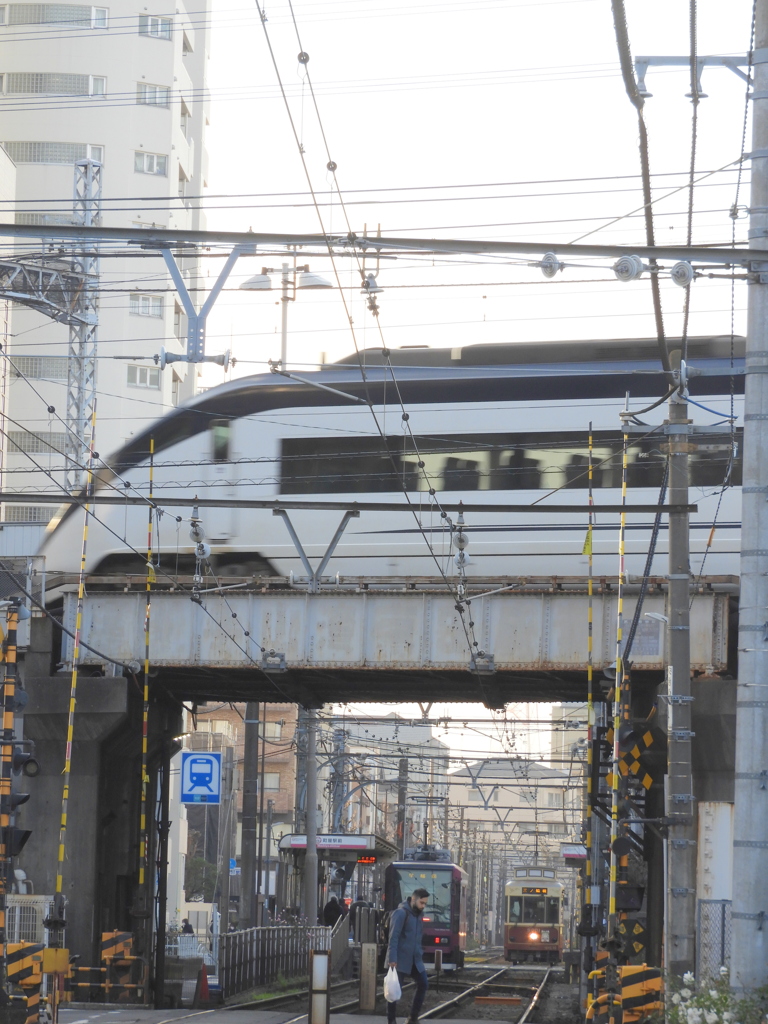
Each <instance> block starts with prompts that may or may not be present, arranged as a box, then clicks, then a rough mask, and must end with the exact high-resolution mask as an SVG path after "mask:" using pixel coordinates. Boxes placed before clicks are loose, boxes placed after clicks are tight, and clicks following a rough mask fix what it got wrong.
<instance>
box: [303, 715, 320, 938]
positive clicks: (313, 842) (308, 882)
mask: <svg viewBox="0 0 768 1024" xmlns="http://www.w3.org/2000/svg"><path fill="white" fill-rule="evenodd" d="M306 722H307V851H306V853H305V855H304V907H305V914H306V918H307V924H308V925H309V927H310V928H311V927H313V926H314V925H316V924H317V711H316V710H315V709H314V708H307V713H306Z"/></svg>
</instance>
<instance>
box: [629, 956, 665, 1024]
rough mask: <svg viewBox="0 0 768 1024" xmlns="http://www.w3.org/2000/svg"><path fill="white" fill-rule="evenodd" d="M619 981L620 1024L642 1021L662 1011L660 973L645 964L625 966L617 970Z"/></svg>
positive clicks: (656, 968) (655, 968) (657, 969)
mask: <svg viewBox="0 0 768 1024" xmlns="http://www.w3.org/2000/svg"><path fill="white" fill-rule="evenodd" d="M619 979H620V981H621V1012H622V1024H629V1022H631V1021H639V1020H644V1019H645V1018H646V1017H650V1016H651V1014H654V1013H656V1012H657V1011H663V1009H664V1003H663V1001H662V995H661V971H660V969H659V968H658V967H648V965H647V964H627V965H626V966H624V967H620V968H619Z"/></svg>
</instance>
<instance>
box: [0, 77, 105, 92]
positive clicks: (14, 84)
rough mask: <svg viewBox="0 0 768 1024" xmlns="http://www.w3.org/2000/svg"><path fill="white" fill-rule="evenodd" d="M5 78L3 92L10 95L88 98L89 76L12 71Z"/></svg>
mask: <svg viewBox="0 0 768 1024" xmlns="http://www.w3.org/2000/svg"><path fill="white" fill-rule="evenodd" d="M4 77H5V90H4V91H5V92H6V94H8V95H11V94H16V93H19V94H24V93H31V94H43V93H49V94H53V95H62V96H63V95H66V96H89V95H90V92H91V76H90V75H67V74H62V73H58V72H51V73H45V72H41V71H14V72H11V73H10V74H7V75H5V76H4Z"/></svg>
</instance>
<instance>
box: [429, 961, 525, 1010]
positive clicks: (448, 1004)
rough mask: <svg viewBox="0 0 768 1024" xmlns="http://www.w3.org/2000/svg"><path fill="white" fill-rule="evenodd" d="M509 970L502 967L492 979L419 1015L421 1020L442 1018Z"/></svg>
mask: <svg viewBox="0 0 768 1024" xmlns="http://www.w3.org/2000/svg"><path fill="white" fill-rule="evenodd" d="M508 970H509V968H508V967H502V968H501V970H499V971H496V973H495V974H492V975H491V976H490V977H488V978H484V979H483V980H482V981H479V982H478V983H477V984H476V985H472V986H471V987H470V988H468V989H465V990H464V992H460V993H459V994H458V995H457V996H454V997H453V999H448V1000H446V1002H444V1003H438V1005H437V1006H433V1007H432V1008H431V1009H429V1010H426V1011H425V1012H424V1013H422V1014H420V1015H419V1020H426V1019H428V1018H430V1017H441V1016H442V1015H443V1014H444V1013H445V1011H446V1010H451V1009H453V1008H454V1007H456V1006H459V1005H460V1004H461V1003H463V1002H464V1000H465V999H468V998H469V997H471V996H472V995H473V994H474V993H475V992H479V991H480V989H481V988H485V987H486V985H490V984H491V983H492V982H493V981H494V980H495V979H496V978H498V977H500V976H501V975H502V974H506V972H507V971H508Z"/></svg>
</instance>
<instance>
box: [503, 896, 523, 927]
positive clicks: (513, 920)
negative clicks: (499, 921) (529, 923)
mask: <svg viewBox="0 0 768 1024" xmlns="http://www.w3.org/2000/svg"><path fill="white" fill-rule="evenodd" d="M522 913H523V908H522V906H521V903H520V897H519V896H507V924H520V918H521V917H522Z"/></svg>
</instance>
